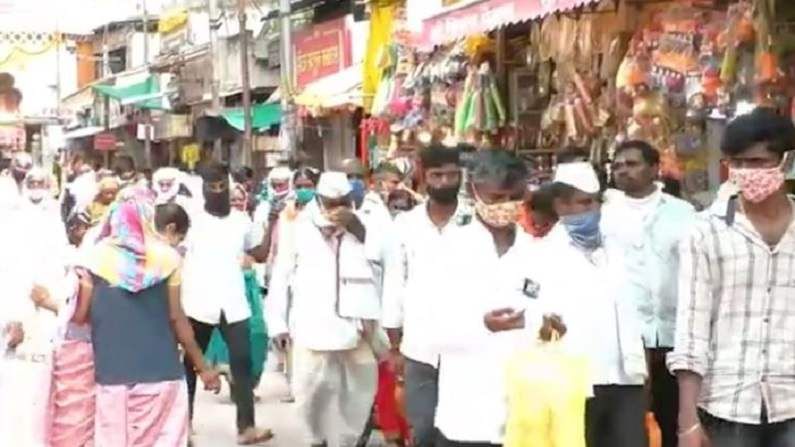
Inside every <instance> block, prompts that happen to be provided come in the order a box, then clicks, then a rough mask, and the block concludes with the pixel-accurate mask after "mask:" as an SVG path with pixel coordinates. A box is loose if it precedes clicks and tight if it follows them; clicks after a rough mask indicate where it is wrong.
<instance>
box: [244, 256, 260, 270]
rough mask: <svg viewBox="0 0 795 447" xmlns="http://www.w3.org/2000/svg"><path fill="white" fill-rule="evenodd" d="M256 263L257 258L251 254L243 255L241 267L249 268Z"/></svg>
mask: <svg viewBox="0 0 795 447" xmlns="http://www.w3.org/2000/svg"><path fill="white" fill-rule="evenodd" d="M256 263H257V260H256V259H254V257H253V256H249V255H243V262H241V267H243V270H250V269H252V268H253V267H254V264H256Z"/></svg>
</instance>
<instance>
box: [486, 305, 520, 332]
mask: <svg viewBox="0 0 795 447" xmlns="http://www.w3.org/2000/svg"><path fill="white" fill-rule="evenodd" d="M483 323H484V324H485V325H486V327H487V328H488V329H489V330H490V331H491V332H503V331H512V330H515V329H521V328H523V327H524V310H519V311H517V310H515V309H511V308H507V307H506V308H504V309H497V310H492V311H491V312H489V313H487V314H486V315H485V316H484V317H483Z"/></svg>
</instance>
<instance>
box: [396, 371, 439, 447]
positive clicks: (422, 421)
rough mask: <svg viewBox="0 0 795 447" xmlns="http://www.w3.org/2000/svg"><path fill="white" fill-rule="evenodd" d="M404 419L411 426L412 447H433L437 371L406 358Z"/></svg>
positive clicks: (437, 396) (437, 383)
mask: <svg viewBox="0 0 795 447" xmlns="http://www.w3.org/2000/svg"><path fill="white" fill-rule="evenodd" d="M403 380H404V386H405V399H406V419H408V422H409V426H411V434H412V437H413V438H414V444H413V445H414V447H434V446H435V445H436V444H435V441H436V428H435V427H434V424H433V421H434V415H435V413H436V403H437V401H438V398H439V371H438V370H437V369H436V368H434V367H433V366H431V365H428V364H426V363H422V362H417V361H414V360H411V359H409V358H406V366H405V370H404V373H403Z"/></svg>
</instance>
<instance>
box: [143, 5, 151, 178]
mask: <svg viewBox="0 0 795 447" xmlns="http://www.w3.org/2000/svg"><path fill="white" fill-rule="evenodd" d="M141 9H143V24H144V65H146V66H147V70H148V69H149V68H148V67H149V13H148V12H147V10H146V0H141ZM143 120H144V130H145V132H144V134H145V135H144V165H145V166H146V167H147V168H150V169H151V168H152V134H151V130H152V115H151V113H150V111H149V110H148V109H143Z"/></svg>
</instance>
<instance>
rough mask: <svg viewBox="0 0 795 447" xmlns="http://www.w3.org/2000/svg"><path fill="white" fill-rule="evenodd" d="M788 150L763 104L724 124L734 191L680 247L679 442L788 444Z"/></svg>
mask: <svg viewBox="0 0 795 447" xmlns="http://www.w3.org/2000/svg"><path fill="white" fill-rule="evenodd" d="M793 148H795V128H794V127H793V124H792V122H791V121H790V120H789V119H788V118H785V117H782V116H778V115H777V114H776V113H775V112H774V111H772V110H770V109H762V108H758V109H756V110H754V111H753V112H752V113H750V114H748V115H743V116H740V117H738V118H736V119H735V120H734V121H732V122H731V123H729V126H728V128H727V129H726V133H725V135H724V137H723V142H722V144H721V151H722V152H723V154H724V156H725V158H726V159H727V161H728V164H729V178H730V179H731V181H732V182H733V183H734V184H735V185H736V186H737V187H738V189H739V190H740V195H739V197H738V196H734V197H732V198H731V199H729V200H728V202H727V203H726V206H725V207H723V208H722V209H720V208H714V209H710V210H709V213H708V215H707V216H705V217H704V218H703V219H701V220H700V221H699V222H698V224H697V225H696V227H695V228H694V230H693V232H692V234H691V235H690V237H689V238H688V239H687V240H686V241H685V242H684V243H683V244H682V246H681V265H682V269H681V275H680V282H679V291H680V293H679V307H678V315H677V325H676V338H675V348H674V352H672V353H671V354H669V356H668V366H669V368H670V370H671V371H672V372H674V373H676V376H677V379H678V382H679V445H680V447H703V446H707V445H709V443H711V445H713V446H716V447H785V446H787V447H789V446H793V445H795V365H794V364H793V359H795V357H794V356H793V353H794V352H795V331H793V327H795V304H793V298H795V295H794V294H793V290H795V289H793V279H792V268H793V265H795V222H794V219H793V206H795V204H794V203H793V201H792V199H790V198H789V197H787V194H786V191H785V188H784V178H785V171H788V170H789V169H790V166H789V164H790V163H788V161H789V160H790V157H789V156H788V154H789V153H790V152H789V151H791V150H792V149H793Z"/></svg>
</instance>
